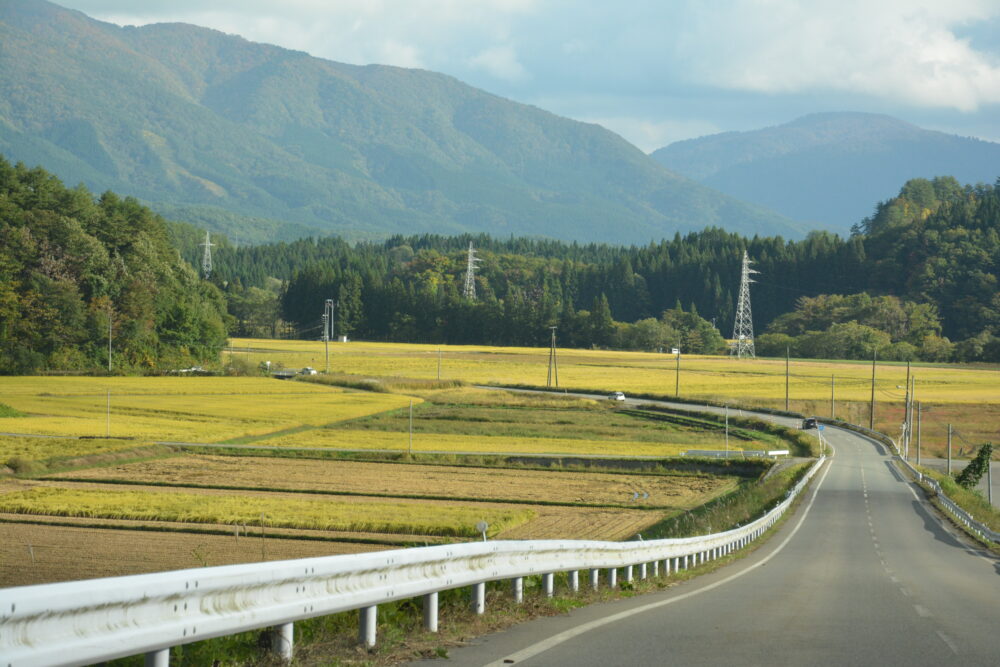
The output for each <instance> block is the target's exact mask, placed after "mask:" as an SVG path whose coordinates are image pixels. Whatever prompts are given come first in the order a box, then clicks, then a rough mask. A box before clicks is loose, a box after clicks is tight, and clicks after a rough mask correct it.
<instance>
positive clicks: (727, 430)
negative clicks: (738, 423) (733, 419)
mask: <svg viewBox="0 0 1000 667" xmlns="http://www.w3.org/2000/svg"><path fill="white" fill-rule="evenodd" d="M726 458H727V459H728V458H729V404H728V403H727V404H726Z"/></svg>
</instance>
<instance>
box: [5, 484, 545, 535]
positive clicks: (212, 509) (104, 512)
mask: <svg viewBox="0 0 1000 667" xmlns="http://www.w3.org/2000/svg"><path fill="white" fill-rule="evenodd" d="M0 512H7V513H12V514H40V515H48V516H71V517H96V518H112V519H140V520H162V521H181V522H187V523H212V524H227V525H260V524H261V523H263V524H264V525H268V526H278V527H286V528H305V529H312V530H336V531H351V532H378V533H408V534H413V535H454V536H464V537H473V536H475V535H476V534H477V533H476V530H475V525H476V523H477V522H478V521H480V520H484V521H486V522H488V523H489V524H490V530H491V532H493V533H494V534H495V533H498V532H501V531H503V530H506V529H508V528H512V527H514V526H517V525H519V524H522V523H525V522H527V521H529V520H530V519H531V518H533V517H534V512H533V511H532V510H531V509H528V508H523V507H522V508H502V509H501V508H498V507H495V506H494V507H468V506H462V505H439V506H436V507H434V510H433V512H429V511H427V507H424V506H422V505H420V504H414V503H411V502H409V503H408V502H387V501H377V502H365V503H358V502H347V501H343V500H339V499H338V500H334V499H329V498H327V499H322V500H319V499H315V500H314V499H308V500H307V499H302V498H289V497H281V498H269V497H265V496H260V495H251V494H241V495H235V494H221V493H220V494H212V495H211V500H210V501H209V500H208V498H207V497H206V494H198V493H183V492H178V491H175V490H169V491H146V490H143V491H132V490H129V491H117V490H115V491H108V490H103V489H96V488H61V487H54V486H44V487H43V486H37V487H34V488H30V489H27V490H24V491H9V492H7V493H0Z"/></svg>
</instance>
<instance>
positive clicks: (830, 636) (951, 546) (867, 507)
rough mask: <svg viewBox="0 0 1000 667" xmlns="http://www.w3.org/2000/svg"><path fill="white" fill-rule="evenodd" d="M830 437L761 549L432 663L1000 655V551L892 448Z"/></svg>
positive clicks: (790, 661)
mask: <svg viewBox="0 0 1000 667" xmlns="http://www.w3.org/2000/svg"><path fill="white" fill-rule="evenodd" d="M777 421H783V420H781V419H778V420H777ZM824 435H825V437H826V439H827V440H828V441H829V443H830V444H831V445H832V446H833V448H834V450H835V453H836V454H835V456H834V457H833V459H832V460H831V461H830V463H829V464H828V465H827V466H826V468H825V470H824V471H823V472H821V473H820V475H819V476H818V477H817V478H816V479H815V480H814V482H813V485H812V488H811V489H810V492H809V493H808V494H807V495H806V497H805V499H804V502H802V503H801V504H800V505H799V508H798V510H797V512H796V513H795V514H794V515H793V516H792V517H791V518H790V519H789V520H788V521H786V522H785V523H784V524H783V526H782V527H781V528H780V529H779V531H778V532H777V533H776V534H775V535H773V536H772V537H771V538H770V540H768V542H767V543H766V544H765V545H763V546H762V547H761V548H759V549H758V550H757V551H755V552H754V553H753V554H751V555H750V556H748V557H747V558H744V559H742V560H739V561H737V562H735V563H733V564H731V565H729V566H726V567H723V568H721V569H719V570H717V571H716V572H713V573H710V574H706V575H704V576H701V577H696V578H695V579H693V580H690V581H688V582H685V583H682V584H679V585H677V586H675V587H672V588H671V589H669V590H667V591H664V592H661V593H655V594H650V595H644V596H638V597H635V598H630V599H627V600H621V601H617V602H613V603H606V604H598V605H591V606H589V607H586V608H583V609H578V610H575V611H573V612H572V613H570V614H567V615H564V616H559V617H554V618H543V619H539V620H536V621H532V622H529V623H524V624H521V625H519V626H515V627H514V628H511V629H510V630H508V631H505V632H502V633H497V634H494V635H489V636H486V637H483V638H480V639H478V640H475V641H474V642H473V643H471V644H470V645H469V646H467V647H463V648H460V649H457V650H452V651H450V654H449V658H450V659H449V660H448V661H447V663H444V662H442V661H436V662H435V663H432V662H430V661H428V662H425V663H419V664H428V665H430V664H436V665H438V666H439V667H440V666H441V665H443V664H448V665H455V666H471V665H475V666H481V665H497V666H500V665H509V664H516V665H546V666H557V667H558V666H562V665H565V666H567V667H568V666H570V665H572V666H574V667H575V666H581V665H595V666H596V665H600V666H602V667H606V666H608V665H674V664H676V665H723V664H733V665H820V664H822V665H826V664H837V665H941V664H962V665H998V664H1000V560H998V559H996V558H995V557H993V556H991V555H990V554H988V553H985V552H982V551H980V550H978V549H977V548H975V547H973V546H970V545H968V544H967V543H966V542H965V541H964V540H963V539H959V538H957V537H956V536H955V534H954V533H953V531H952V529H951V528H950V526H949V525H948V524H947V523H946V522H944V521H943V520H941V519H939V518H938V517H937V515H936V514H935V513H934V511H933V510H932V509H931V508H930V507H929V506H928V505H927V504H926V502H925V501H923V500H922V495H921V493H920V491H919V490H918V489H915V488H914V487H913V486H912V485H911V484H909V483H908V482H906V481H904V480H903V479H902V477H901V476H900V475H899V473H898V472H897V471H896V469H895V468H894V466H893V463H892V461H891V457H890V456H889V455H888V452H886V451H885V450H884V448H882V447H881V445H878V444H876V443H873V442H871V441H869V440H867V439H866V438H863V437H862V436H859V435H857V434H855V433H851V432H849V431H843V430H839V429H834V428H829V427H828V428H827V429H826V430H825V431H824Z"/></svg>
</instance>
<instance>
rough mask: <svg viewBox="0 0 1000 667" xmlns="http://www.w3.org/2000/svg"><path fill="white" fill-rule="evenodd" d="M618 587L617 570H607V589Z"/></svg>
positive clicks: (611, 568)
mask: <svg viewBox="0 0 1000 667" xmlns="http://www.w3.org/2000/svg"><path fill="white" fill-rule="evenodd" d="M617 587H618V569H617V568H614V567H609V568H608V588H617Z"/></svg>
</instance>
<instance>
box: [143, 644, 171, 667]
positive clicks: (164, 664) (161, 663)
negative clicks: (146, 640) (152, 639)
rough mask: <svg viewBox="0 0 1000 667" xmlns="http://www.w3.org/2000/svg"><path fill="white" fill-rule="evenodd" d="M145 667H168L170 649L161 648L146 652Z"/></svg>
mask: <svg viewBox="0 0 1000 667" xmlns="http://www.w3.org/2000/svg"><path fill="white" fill-rule="evenodd" d="M144 664H145V667H170V649H168V648H161V649H160V650H159V651H150V652H149V653H147V654H146V659H145V661H144Z"/></svg>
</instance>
